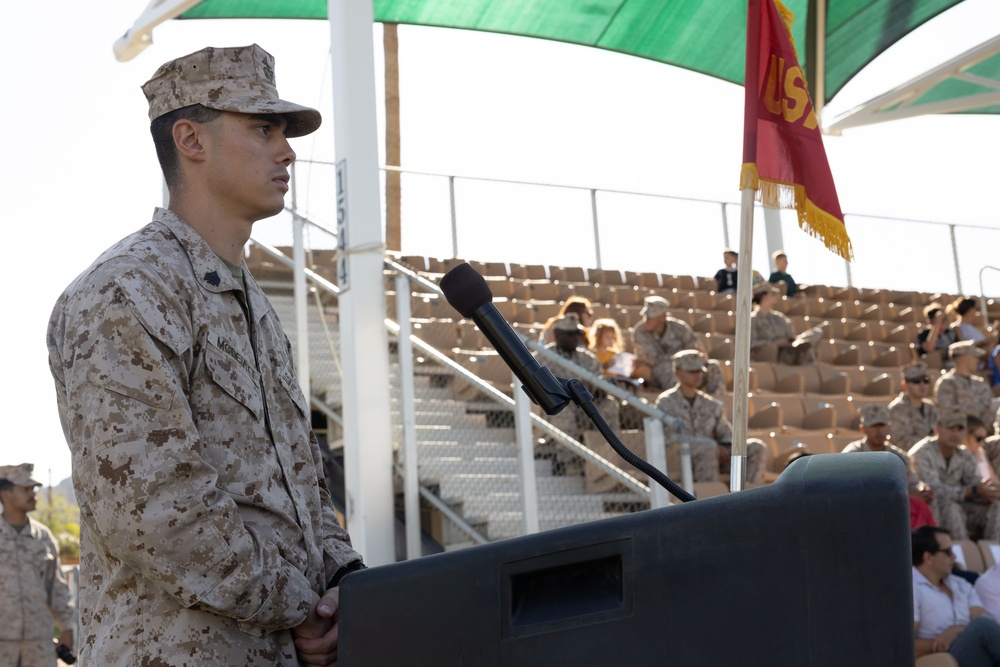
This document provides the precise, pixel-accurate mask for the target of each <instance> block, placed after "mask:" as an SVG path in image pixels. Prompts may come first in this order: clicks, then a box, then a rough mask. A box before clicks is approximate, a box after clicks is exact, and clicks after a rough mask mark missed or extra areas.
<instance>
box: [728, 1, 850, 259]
mask: <svg viewBox="0 0 1000 667" xmlns="http://www.w3.org/2000/svg"><path fill="white" fill-rule="evenodd" d="M794 20H795V17H794V15H793V14H792V13H791V12H789V11H788V10H787V9H786V8H785V7H784V5H782V4H781V2H780V0H749V9H748V12H747V58H746V76H745V78H744V87H745V90H746V105H745V110H744V117H743V169H742V170H741V172H740V189H741V190H744V189H747V188H750V189H753V190H756V191H757V192H756V199H757V201H759V202H761V203H763V204H765V205H767V206H775V207H781V208H794V209H795V210H796V211H797V212H798V216H799V227H801V228H802V231H804V232H806V233H807V234H811V235H812V236H816V237H818V238H820V239H821V240H822V241H823V243H824V244H826V247H827V248H828V249H830V250H831V251H833V252H835V253H837V254H838V255H840V256H841V257H843V258H844V259H848V260H849V259H851V257H852V254H853V253H852V250H851V239H850V238H848V236H847V228H846V227H845V226H844V214H843V213H842V212H841V210H840V201H839V200H838V199H837V189H836V188H835V187H834V185H833V174H831V173H830V165H829V163H828V162H827V159H826V150H824V148H823V136H822V135H821V134H820V130H819V119H818V118H817V117H816V111H815V110H814V109H813V104H812V100H811V99H810V98H809V92H808V90H807V89H806V81H805V75H804V74H803V73H802V68H801V67H799V62H798V56H797V54H796V52H795V46H794V44H793V42H792V38H791V23H792V21H794Z"/></svg>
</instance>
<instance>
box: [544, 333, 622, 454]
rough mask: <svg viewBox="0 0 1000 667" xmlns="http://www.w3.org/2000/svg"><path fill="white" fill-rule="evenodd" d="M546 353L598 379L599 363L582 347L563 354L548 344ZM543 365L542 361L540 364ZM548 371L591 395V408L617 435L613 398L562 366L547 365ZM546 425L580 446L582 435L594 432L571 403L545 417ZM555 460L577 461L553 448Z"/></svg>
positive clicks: (617, 410) (618, 422)
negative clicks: (573, 381)
mask: <svg viewBox="0 0 1000 667" xmlns="http://www.w3.org/2000/svg"><path fill="white" fill-rule="evenodd" d="M545 349H546V350H549V351H550V352H554V353H556V354H558V355H559V356H560V357H562V358H563V359H567V360H569V361H572V362H573V363H574V364H576V365H577V366H580V367H581V368H583V369H584V370H586V371H588V372H590V373H593V374H594V375H596V376H598V377H600V376H601V362H600V361H598V360H597V357H596V356H594V353H593V352H591V351H590V350H587V349H585V348H582V347H578V348H576V349H575V350H573V351H572V352H565V351H562V350H560V349H559V348H558V347H556V344H555V343H550V344H548V345H546V346H545ZM541 361H542V362H543V363H544V361H545V360H544V359H542V360H541ZM550 369H551V370H552V374H553V375H555V376H556V377H562V378H576V379H578V380H581V381H582V382H583V384H584V386H585V387H587V390H588V391H590V393H592V394H594V405H595V406H596V407H597V409H598V411H600V413H601V416H602V417H604V419H605V421H607V422H608V425H609V426H610V427H611V430H612V431H618V430H620V429H621V418H620V405H619V403H618V401H617V400H615V399H614V397H612V396H609V395H607V394H606V393H604V392H603V391H601V390H599V389H597V388H596V387H595V386H594V385H593V384H591V383H590V382H588V381H587V380H584V379H583V378H582V377H581V376H580V375H578V374H576V373H573V372H572V371H570V370H569V369H568V368H565V367H563V366H558V365H556V364H551V365H550ZM545 418H546V419H547V420H548V421H549V423H550V424H552V425H553V426H555V427H556V428H557V429H559V430H560V431H562V432H563V433H565V434H566V435H568V436H570V437H571V438H573V439H574V440H577V441H579V442H583V432H584V431H588V430H592V429H596V428H597V427H596V426H594V423H593V422H592V421H590V417H588V416H587V415H586V414H585V413H584V412H583V410H581V409H580V408H578V407H577V406H576V404H575V403H570V404H569V405H567V406H566V407H565V408H563V409H562V411H561V412H558V413H556V414H554V415H547V416H546V417H545ZM556 452H557V459H558V460H560V461H563V462H567V461H571V460H572V461H577V460H579V457H577V456H576V455H575V454H573V453H572V452H570V451H569V450H568V449H566V448H565V447H560V446H557V448H556Z"/></svg>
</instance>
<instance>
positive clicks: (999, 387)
mask: <svg viewBox="0 0 1000 667" xmlns="http://www.w3.org/2000/svg"><path fill="white" fill-rule="evenodd" d="M986 369H987V371H989V375H990V387H991V388H992V391H993V395H994V396H1000V345H995V346H994V347H993V349H992V350H990V353H989V356H987V357H986Z"/></svg>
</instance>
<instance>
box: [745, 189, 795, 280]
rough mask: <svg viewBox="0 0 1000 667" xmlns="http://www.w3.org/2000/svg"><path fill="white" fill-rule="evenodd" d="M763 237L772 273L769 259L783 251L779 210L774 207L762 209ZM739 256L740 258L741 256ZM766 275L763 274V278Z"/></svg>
mask: <svg viewBox="0 0 1000 667" xmlns="http://www.w3.org/2000/svg"><path fill="white" fill-rule="evenodd" d="M764 235H765V236H766V238H767V265H768V266H769V267H771V271H774V269H775V267H774V260H773V259H771V258H772V257H773V256H774V251H775V250H784V249H785V245H784V243H785V240H784V236H783V235H782V233H781V209H779V208H775V207H774V206H765V207H764ZM740 256H741V257H742V255H740ZM768 275H769V274H767V273H765V274H764V277H767V276H768ZM737 280H738V279H737ZM738 284H739V283H737V285H738Z"/></svg>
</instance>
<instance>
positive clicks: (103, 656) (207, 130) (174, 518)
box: [48, 44, 363, 667]
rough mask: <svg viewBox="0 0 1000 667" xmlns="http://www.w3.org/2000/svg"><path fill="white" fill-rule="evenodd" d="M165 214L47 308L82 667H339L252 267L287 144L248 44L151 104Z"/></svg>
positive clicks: (266, 79)
mask: <svg viewBox="0 0 1000 667" xmlns="http://www.w3.org/2000/svg"><path fill="white" fill-rule="evenodd" d="M142 89H143V92H144V93H145V95H146V99H147V100H148V101H149V118H150V120H151V121H152V122H151V127H150V131H151V133H152V135H153V143H154V145H155V147H156V152H157V157H158V158H159V161H160V166H161V168H162V170H163V175H164V179H165V180H166V183H167V187H168V188H169V192H170V205H169V208H168V209H162V208H158V209H156V210H155V211H154V213H153V219H152V222H150V223H149V224H147V225H146V226H145V227H143V228H142V229H140V230H139V231H137V232H135V233H134V234H132V235H130V236H128V237H126V238H125V239H123V240H122V241H120V242H118V243H117V244H116V245H114V246H113V247H112V248H110V249H109V250H107V251H106V252H105V253H104V254H103V255H102V256H101V257H99V258H98V259H97V260H96V261H95V262H94V263H93V264H92V265H91V266H90V268H88V269H87V270H86V271H84V272H83V273H82V274H81V275H80V276H79V277H78V278H77V279H76V280H74V281H73V283H72V284H71V285H70V286H69V287H68V288H67V289H66V291H65V292H64V293H63V294H62V296H61V297H60V298H59V300H58V302H57V303H56V306H55V309H54V310H53V313H52V318H51V321H50V323H49V331H48V347H49V364H50V367H51V370H52V375H53V377H54V379H55V384H56V395H57V400H58V404H59V415H60V418H61V420H62V427H63V431H64V433H65V434H66V440H67V442H68V443H69V447H70V451H71V453H72V458H73V486H74V488H75V490H76V495H77V500H78V502H79V504H80V514H81V521H82V526H81V547H80V548H81V564H80V571H81V584H80V618H81V626H82V629H81V638H80V641H79V645H80V658H81V662H84V663H86V664H87V665H88V667H116V666H118V667H126V666H128V667H131V666H132V665H157V666H158V667H168V666H177V667H181V666H182V665H240V666H241V667H248V666H251V665H261V666H263V665H266V666H267V667H274V666H276V665H282V666H288V667H295V666H298V665H300V664H305V665H328V664H334V663H335V662H336V658H337V648H336V643H337V632H338V628H339V626H338V623H337V612H338V607H339V588H338V586H339V583H340V581H341V579H342V578H343V577H344V576H345V575H347V574H348V573H350V572H353V571H354V570H356V569H360V568H362V567H363V564H362V562H361V556H360V555H359V554H358V553H356V552H355V551H354V550H353V549H352V548H351V544H350V539H349V538H348V535H347V533H346V532H345V531H344V529H343V528H341V526H340V525H339V523H338V522H337V518H336V515H335V513H334V508H333V504H332V502H331V498H330V490H329V488H328V487H327V483H326V479H325V474H324V466H323V456H322V453H321V451H320V448H319V443H318V442H317V440H316V436H315V434H314V433H313V431H312V427H311V420H310V415H311V412H310V407H309V400H308V399H307V398H306V397H305V396H303V394H302V391H301V390H300V389H299V383H298V380H297V379H296V377H295V371H294V369H293V365H292V354H291V346H290V345H289V342H288V338H287V337H286V336H285V333H284V331H283V329H282V327H281V324H280V322H279V321H278V317H277V315H276V314H275V312H274V309H273V308H272V307H271V304H270V302H269V301H268V300H267V297H266V296H265V295H264V292H263V291H262V290H261V288H260V287H259V286H258V285H257V283H256V282H255V281H254V279H253V276H251V275H250V273H249V271H248V270H247V268H246V264H245V263H244V262H243V261H242V255H243V249H244V246H245V244H246V243H247V241H248V239H249V237H250V233H251V230H252V228H253V224H254V222H256V221H257V220H262V219H264V218H269V217H271V216H274V215H277V214H279V213H281V211H282V209H283V208H284V198H285V194H286V193H287V192H288V180H289V174H288V167H289V165H290V164H291V163H292V162H293V161H294V160H295V152H294V151H293V150H292V148H291V146H290V145H289V143H288V138H290V137H300V136H303V135H306V134H309V133H310V132H313V131H314V130H315V129H316V128H318V127H319V125H320V122H321V118H320V114H319V112H318V111H316V110H314V109H309V108H307V107H302V106H299V105H296V104H292V103H290V102H286V101H284V100H282V99H280V98H279V97H278V92H277V90H276V88H275V80H274V58H273V57H272V56H271V54H269V53H267V52H266V51H264V50H263V49H262V48H260V47H259V46H257V45H256V44H254V45H251V46H246V47H236V48H206V49H203V50H201V51H198V52H196V53H192V54H190V55H188V56H184V57H182V58H179V59H177V60H174V61H171V62H169V63H166V64H165V65H163V66H161V67H160V68H159V69H158V70H157V71H156V73H155V74H154V75H153V78H152V79H150V80H149V81H147V82H146V84H145V85H143V87H142Z"/></svg>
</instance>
